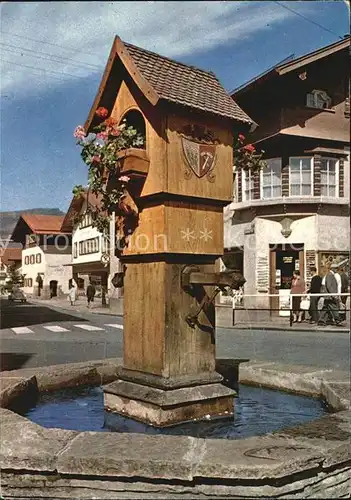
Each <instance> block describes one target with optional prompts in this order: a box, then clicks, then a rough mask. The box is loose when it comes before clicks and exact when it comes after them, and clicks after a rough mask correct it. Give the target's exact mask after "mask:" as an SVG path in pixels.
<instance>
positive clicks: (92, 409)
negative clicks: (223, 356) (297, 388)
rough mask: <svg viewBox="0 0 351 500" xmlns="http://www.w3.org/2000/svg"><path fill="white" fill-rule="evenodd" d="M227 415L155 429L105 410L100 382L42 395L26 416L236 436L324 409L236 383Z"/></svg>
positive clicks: (89, 425)
mask: <svg viewBox="0 0 351 500" xmlns="http://www.w3.org/2000/svg"><path fill="white" fill-rule="evenodd" d="M238 394H239V397H238V398H236V399H235V415H234V417H231V418H230V419H225V420H215V421H202V422H192V423H187V424H182V425H178V426H175V427H170V428H165V429H157V428H154V427H151V426H149V425H146V424H142V423H140V422H136V421H134V420H132V419H129V418H125V417H122V416H120V415H116V414H113V413H109V412H105V411H104V403H103V391H102V389H101V387H84V388H78V389H65V390H62V391H56V392H52V393H48V394H43V395H41V397H40V399H39V401H38V403H37V405H36V406H35V407H34V408H32V409H30V410H29V411H28V412H27V413H26V414H25V416H26V417H27V418H29V419H30V420H32V421H33V422H35V423H37V424H40V425H42V426H44V427H56V428H63V429H71V430H77V431H98V432H109V431H114V432H132V433H144V434H172V435H188V436H194V437H201V438H206V437H207V438H224V439H240V438H246V437H250V436H259V435H262V434H266V433H268V432H273V431H278V430H281V429H284V428H287V427H291V426H293V425H297V424H302V423H305V422H308V421H311V420H314V419H316V418H318V417H320V416H322V415H323V414H325V413H326V412H327V411H328V410H327V407H326V405H325V403H324V402H323V401H321V400H318V399H313V398H309V397H305V396H298V395H291V394H287V393H284V392H279V391H274V390H270V389H265V388H258V387H249V386H245V385H240V386H239V392H238Z"/></svg>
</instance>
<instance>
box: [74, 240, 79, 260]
mask: <svg viewBox="0 0 351 500" xmlns="http://www.w3.org/2000/svg"><path fill="white" fill-rule="evenodd" d="M77 257H78V248H77V243H75V244H74V246H73V258H74V259H76V258H77Z"/></svg>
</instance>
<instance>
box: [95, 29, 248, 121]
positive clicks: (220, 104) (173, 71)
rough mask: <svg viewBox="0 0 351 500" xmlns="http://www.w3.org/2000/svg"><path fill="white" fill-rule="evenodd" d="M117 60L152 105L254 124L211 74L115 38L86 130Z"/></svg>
mask: <svg viewBox="0 0 351 500" xmlns="http://www.w3.org/2000/svg"><path fill="white" fill-rule="evenodd" d="M116 56H118V57H119V58H120V60H121V61H122V63H123V64H124V66H125V67H126V69H127V71H128V72H129V74H130V75H131V77H132V78H133V80H134V81H135V82H136V84H137V85H138V86H139V88H140V89H141V90H142V92H143V93H144V95H145V97H146V98H147V99H149V100H150V102H152V104H153V105H156V104H157V102H158V101H159V100H164V101H168V102H173V103H176V104H180V105H183V106H186V107H189V108H193V109H197V110H200V111H204V112H207V113H211V114H214V115H217V116H221V117H223V118H229V119H231V120H235V121H239V122H241V123H245V124H247V125H251V124H253V123H254V122H253V120H252V119H251V118H250V117H249V116H248V115H247V114H246V113H245V112H244V111H243V110H242V109H241V108H240V107H239V106H238V105H237V104H236V102H235V101H234V100H233V98H232V97H231V96H230V95H229V94H228V92H227V91H226V90H225V89H224V88H223V86H222V85H221V84H220V82H219V81H218V79H217V78H216V76H215V74H214V73H212V72H208V71H205V70H202V69H198V68H195V67H194V66H189V65H187V64H183V63H180V62H177V61H174V60H173V59H169V58H168V57H165V56H161V55H159V54H156V53H154V52H150V51H149V50H145V49H142V48H140V47H136V46H135V45H132V44H130V43H125V42H123V41H122V40H121V39H120V38H119V37H116V38H115V41H114V44H113V46H112V49H111V52H110V56H109V59H108V62H107V65H106V68H105V72H104V75H103V78H102V81H101V84H100V88H99V91H98V94H97V96H96V98H95V101H94V105H93V107H92V110H91V112H90V114H89V118H88V120H87V123H86V129H88V128H89V126H90V123H91V121H92V119H93V115H94V113H95V110H96V109H97V107H98V106H100V105H101V104H100V100H101V98H102V96H103V93H104V90H105V87H106V85H107V84H108V79H109V76H110V72H111V70H112V67H113V64H114V61H115V59H116Z"/></svg>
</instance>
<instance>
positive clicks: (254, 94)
mask: <svg viewBox="0 0 351 500" xmlns="http://www.w3.org/2000/svg"><path fill="white" fill-rule="evenodd" d="M349 46H350V37H348V38H346V39H344V40H343V41H341V42H337V43H334V44H332V45H330V46H328V47H324V48H323V49H320V50H318V51H316V52H313V53H311V54H308V55H306V56H303V57H300V58H298V59H295V60H292V61H290V62H287V63H285V64H281V65H278V66H276V67H275V68H273V69H272V70H270V71H268V72H267V73H265V74H264V75H261V76H260V77H258V78H256V79H254V80H252V81H251V82H248V83H247V84H245V85H244V86H242V87H241V88H239V89H237V90H236V91H234V93H233V95H232V96H233V98H234V99H235V101H236V102H237V103H238V104H239V105H240V106H241V107H242V108H243V109H244V110H245V111H246V112H247V113H248V114H249V115H250V116H251V117H252V118H253V119H254V120H255V122H256V123H258V125H259V126H258V128H257V129H256V131H254V133H253V134H252V135H250V137H249V139H250V142H251V143H253V144H254V145H255V146H256V148H257V150H263V151H264V159H266V161H267V167H266V168H264V169H263V170H261V171H260V172H250V171H246V170H236V171H235V172H234V201H233V203H232V204H231V205H229V206H228V207H226V210H225V248H226V253H225V256H224V258H223V262H224V264H225V266H226V267H233V268H238V269H240V270H241V271H242V273H243V274H244V276H245V278H246V284H245V287H244V288H245V295H249V294H253V295H254V294H257V295H258V297H255V298H252V299H249V298H247V299H245V305H247V306H248V307H256V308H260V307H262V308H276V309H279V308H283V307H284V305H283V304H284V303H286V300H285V299H284V295H286V294H287V293H289V292H287V291H284V290H288V289H289V288H290V283H291V277H292V273H293V271H294V270H299V271H300V273H301V275H302V276H304V278H305V280H306V282H307V283H308V282H309V280H310V278H311V268H312V267H317V269H318V270H319V272H321V273H323V268H324V267H325V264H326V262H327V261H333V262H341V263H342V264H343V265H344V267H345V268H346V270H348V269H349V253H350V221H349V203H350V191H349V183H350V147H349V144H350V107H349V106H350V103H349V98H350V95H349V94H350V79H349V70H348V58H349ZM268 294H277V296H280V299H279V300H278V297H277V298H276V297H273V298H268V296H267V295H268ZM222 300H223V301H225V300H226V299H225V298H223V299H222Z"/></svg>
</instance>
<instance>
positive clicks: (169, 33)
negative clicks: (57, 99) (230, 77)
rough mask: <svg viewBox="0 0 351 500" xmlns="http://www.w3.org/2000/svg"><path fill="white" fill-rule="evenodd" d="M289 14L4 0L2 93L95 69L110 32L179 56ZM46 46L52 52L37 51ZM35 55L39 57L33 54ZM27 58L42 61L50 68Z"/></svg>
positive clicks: (246, 5) (180, 5)
mask: <svg viewBox="0 0 351 500" xmlns="http://www.w3.org/2000/svg"><path fill="white" fill-rule="evenodd" d="M292 15H293V14H291V13H289V11H287V10H285V9H281V8H279V7H278V6H276V5H274V4H273V3H271V2H232V1H229V2H204V1H202V2H198V1H197V2H109V3H108V2H42V3H16V2H15V3H5V4H3V5H2V12H1V30H2V32H3V33H2V35H1V44H2V45H1V49H2V50H1V66H0V71H1V76H2V78H1V86H2V92H1V93H2V95H4V94H10V95H17V94H22V93H24V92H31V91H35V92H38V91H40V90H41V89H44V88H48V87H49V88H53V87H56V86H58V85H61V84H62V82H64V81H65V82H67V81H69V80H70V79H71V80H72V81H76V78H74V77H68V76H63V75H62V74H63V73H67V74H68V73H69V74H70V75H75V77H87V76H90V75H92V74H96V76H97V77H100V75H101V74H102V68H103V67H104V65H105V63H106V59H107V56H108V53H109V50H110V48H111V44H112V41H113V38H114V36H115V34H118V35H119V36H120V37H121V38H122V39H124V40H125V41H128V42H130V43H133V44H135V45H139V46H141V47H144V48H146V49H149V50H154V51H156V52H159V53H160V54H163V55H166V56H169V57H174V58H178V59H179V58H181V57H182V56H185V55H189V54H191V53H194V52H199V51H206V50H209V49H212V48H215V47H217V46H220V45H221V44H223V43H227V42H228V41H230V42H232V43H235V42H236V41H238V40H242V39H243V38H247V37H252V36H253V35H254V34H255V33H257V31H259V30H264V29H267V26H269V27H270V28H271V27H272V25H274V24H276V23H280V22H283V21H286V20H287V19H288V18H290V16H292ZM14 34H16V35H21V36H22V37H29V38H32V39H35V40H41V41H45V42H48V44H47V45H45V44H41V43H38V42H36V41H32V40H29V39H25V38H20V37H16V36H14ZM5 44H6V45H5ZM49 44H52V45H49ZM55 44H57V45H59V46H60V47H58V46H56V45H55ZM9 45H12V46H13V45H15V46H16V47H19V48H14V47H9ZM61 47H64V49H63V48H61ZM21 49H22V50H21ZM23 49H27V50H32V51H35V52H29V51H26V50H23ZM79 51H83V52H84V53H83V52H79ZM43 52H45V53H46V54H50V56H44V55H42V54H41V53H43ZM35 55H36V56H38V57H42V58H43V59H40V58H35V57H30V56H35ZM54 56H59V57H69V58H73V59H74V60H75V61H76V62H79V64H81V63H83V64H87V66H73V65H70V64H68V61H66V62H64V61H63V60H61V61H60V62H58V61H56V62H54V61H52V60H50V59H52V58H53V57H54ZM47 57H49V60H47V59H45V58H47ZM5 61H7V62H5ZM9 62H11V63H15V64H16V65H12V64H9ZM72 62H73V61H72ZM18 64H19V65H21V66H18ZM88 64H89V65H90V66H88ZM24 65H26V66H31V67H32V68H44V69H46V70H47V73H45V72H43V71H40V70H38V71H35V70H33V69H29V68H25V67H23V66H24ZM92 65H97V66H99V68H98V67H96V68H95V67H94V66H92ZM50 71H52V72H53V73H50ZM55 72H58V73H55Z"/></svg>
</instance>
